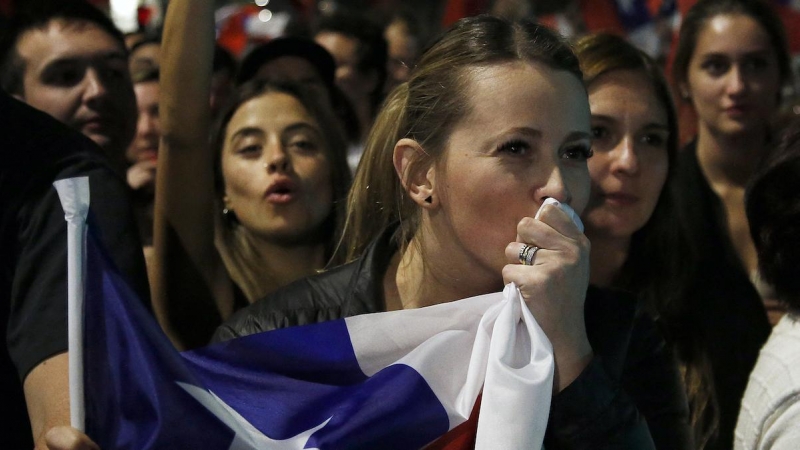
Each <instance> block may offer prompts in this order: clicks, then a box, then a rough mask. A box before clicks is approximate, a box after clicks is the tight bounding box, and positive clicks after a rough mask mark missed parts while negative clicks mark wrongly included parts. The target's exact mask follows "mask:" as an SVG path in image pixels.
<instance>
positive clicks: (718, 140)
mask: <svg viewBox="0 0 800 450" xmlns="http://www.w3.org/2000/svg"><path fill="white" fill-rule="evenodd" d="M766 134H767V132H766V129H764V130H762V131H760V132H753V133H747V134H744V133H743V134H738V135H723V134H721V133H718V132H714V131H712V130H710V129H708V128H707V127H704V126H703V125H702V124H701V126H700V130H699V133H698V136H697V160H698V162H699V163H700V167H701V169H702V170H703V173H704V175H705V176H706V178H707V179H708V181H709V183H710V184H711V185H712V186H715V185H716V186H719V185H727V186H737V187H744V186H745V185H746V184H747V182H748V181H749V180H750V177H751V176H752V175H753V172H754V171H755V170H756V168H757V166H758V163H759V162H760V161H761V158H762V157H763V155H764V148H765V145H766V139H767V136H766Z"/></svg>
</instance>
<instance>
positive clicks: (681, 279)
mask: <svg viewBox="0 0 800 450" xmlns="http://www.w3.org/2000/svg"><path fill="white" fill-rule="evenodd" d="M575 52H576V54H577V56H578V59H579V60H580V62H581V69H582V71H583V79H584V83H585V84H586V88H587V90H588V92H589V107H590V109H591V114H592V135H593V137H594V139H593V145H592V149H593V151H594V155H593V156H592V158H591V159H590V160H589V175H590V177H591V180H592V194H591V196H590V197H589V204H588V206H587V207H586V210H585V211H584V213H583V219H584V223H585V225H586V236H587V237H588V238H589V240H590V241H591V242H592V253H591V255H590V261H591V276H590V283H591V284H593V285H595V286H599V287H613V288H617V289H622V290H625V291H628V292H631V293H633V294H635V295H636V296H637V297H638V298H639V301H640V303H641V307H642V308H644V309H645V310H647V311H648V312H650V313H652V314H653V315H654V316H656V317H657V318H658V322H659V324H660V325H661V326H662V328H664V330H665V331H666V332H669V330H670V329H671V328H673V327H680V326H681V322H682V320H683V317H681V315H682V314H683V313H684V310H685V304H684V303H685V298H686V297H685V295H684V294H685V293H684V291H685V290H686V288H687V286H686V284H687V280H688V268H687V267H686V264H685V262H686V260H685V257H686V253H685V251H686V249H687V247H688V238H687V234H686V231H685V227H684V226H682V225H683V223H682V222H681V220H679V216H678V203H679V199H678V198H677V194H676V191H675V176H674V175H675V159H676V158H677V153H678V126H677V117H676V114H675V107H674V105H673V102H672V94H671V93H670V90H669V85H668V84H667V82H666V80H665V79H664V76H663V74H662V73H661V69H660V68H659V67H658V66H657V65H656V63H655V62H654V61H653V60H652V59H650V57H648V56H647V55H646V54H645V53H644V52H642V51H641V50H639V49H637V48H636V47H634V46H633V45H631V44H630V43H628V42H627V41H626V40H625V39H624V38H621V37H619V36H614V35H610V34H595V35H589V36H586V37H584V38H582V39H580V40H579V41H577V42H576V43H575ZM668 337H669V338H672V336H671V335H669V336H668ZM668 343H669V344H670V347H671V348H672V349H673V351H674V352H675V353H676V355H677V356H678V358H679V362H680V363H681V367H682V372H683V375H684V378H685V380H686V381H687V382H688V383H687V386H692V389H689V390H688V392H687V394H688V397H689V400H690V405H691V406H692V418H693V425H694V426H695V439H696V441H700V440H702V438H703V427H702V426H699V425H698V422H701V421H698V420H697V417H701V416H702V415H703V414H704V412H705V409H704V407H705V405H706V403H707V398H708V397H709V396H710V393H709V390H710V389H712V387H713V383H712V382H711V381H710V370H708V369H707V368H706V367H705V366H704V365H703V364H701V363H700V362H698V361H697V360H696V359H695V358H693V357H692V355H693V354H692V352H690V351H688V350H687V349H691V350H697V351H701V352H703V353H702V354H704V352H705V351H706V350H705V349H702V350H698V348H697V345H698V344H699V343H696V342H691V341H689V342H676V341H674V340H672V339H668Z"/></svg>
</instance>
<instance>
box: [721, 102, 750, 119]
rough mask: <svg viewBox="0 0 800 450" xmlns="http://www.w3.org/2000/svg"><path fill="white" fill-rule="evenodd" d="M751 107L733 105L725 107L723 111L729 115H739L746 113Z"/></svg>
mask: <svg viewBox="0 0 800 450" xmlns="http://www.w3.org/2000/svg"><path fill="white" fill-rule="evenodd" d="M751 109H752V108H751V107H750V106H749V105H733V106H729V107H727V108H725V113H726V114H728V115H729V116H731V117H741V116H744V115H746V114H748V113H749V112H750V110H751Z"/></svg>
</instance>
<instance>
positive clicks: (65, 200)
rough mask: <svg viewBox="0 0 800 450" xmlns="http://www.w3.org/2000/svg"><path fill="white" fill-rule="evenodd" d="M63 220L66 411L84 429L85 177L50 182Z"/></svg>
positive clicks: (86, 184)
mask: <svg viewBox="0 0 800 450" xmlns="http://www.w3.org/2000/svg"><path fill="white" fill-rule="evenodd" d="M53 186H55V188H56V191H57V192H58V197H59V199H60V200H61V206H62V208H64V219H65V220H66V221H67V329H68V341H69V411H70V424H71V425H72V427H73V428H76V429H78V430H80V431H84V420H85V407H84V395H83V282H84V268H85V258H84V254H85V249H86V217H87V215H88V213H89V178H88V177H78V178H68V179H65V180H58V181H56V182H55V183H53Z"/></svg>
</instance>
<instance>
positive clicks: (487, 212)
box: [216, 16, 689, 449]
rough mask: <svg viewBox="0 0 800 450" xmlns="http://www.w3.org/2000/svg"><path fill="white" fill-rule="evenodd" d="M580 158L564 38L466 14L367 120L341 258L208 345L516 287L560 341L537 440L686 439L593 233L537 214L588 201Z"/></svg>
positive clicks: (652, 354)
mask: <svg viewBox="0 0 800 450" xmlns="http://www.w3.org/2000/svg"><path fill="white" fill-rule="evenodd" d="M591 153H592V152H591V135H590V125H589V107H588V102H587V97H586V91H585V89H584V87H583V84H582V79H581V72H580V68H579V65H578V61H577V59H576V58H575V55H574V54H573V53H572V51H571V50H570V48H569V46H568V45H566V44H565V43H564V42H563V41H562V40H561V39H560V38H559V37H558V36H557V35H556V34H555V33H553V32H552V31H550V30H548V29H546V28H544V27H542V26H540V25H536V24H533V23H530V22H522V23H510V22H507V21H505V20H502V19H499V18H494V17H489V16H479V17H473V18H468V19H463V20H462V21H460V22H459V23H457V24H456V25H455V26H454V27H453V28H452V29H450V30H449V31H448V32H447V33H445V34H444V35H443V36H442V37H441V38H440V39H439V40H438V41H437V42H436V43H434V44H433V46H432V47H430V48H429V49H428V51H426V52H425V54H424V55H423V56H422V57H421V59H420V61H419V63H418V64H417V66H416V67H415V69H414V70H413V71H412V73H411V77H410V79H409V81H408V82H406V83H402V84H401V85H400V86H398V87H397V88H396V89H395V90H394V91H393V92H392V94H391V95H390V97H389V99H388V101H387V103H386V104H385V105H384V107H383V109H382V111H381V113H380V114H379V116H378V119H377V122H376V125H375V127H374V129H373V131H372V133H371V134H370V137H369V139H368V144H367V149H366V153H365V155H364V159H363V160H362V164H361V165H360V166H359V169H358V173H357V175H356V180H355V184H354V187H353V189H352V190H351V191H350V195H349V198H348V214H347V224H346V234H345V237H344V239H343V243H342V245H341V246H340V248H339V251H343V252H346V253H347V255H348V258H347V259H348V260H352V261H351V262H350V263H349V264H346V265H344V266H341V267H339V268H337V269H333V270H330V271H328V272H326V273H323V274H321V275H317V276H315V277H311V278H308V279H305V280H301V281H298V282H296V283H293V284H292V285H290V286H287V287H286V288H283V289H281V290H279V291H277V292H275V293H273V294H272V295H270V296H268V297H267V298H266V299H263V300H261V301H259V302H256V303H254V304H253V305H250V306H249V307H248V308H247V309H245V310H243V311H241V312H239V313H237V314H236V315H234V317H233V318H232V319H231V320H230V321H229V322H228V323H227V324H226V325H224V326H223V327H222V328H220V329H219V330H218V332H217V336H216V337H217V338H218V339H227V338H231V337H234V336H240V335H245V334H251V333H254V332H258V331H263V330H268V329H274V328H281V327H287V326H294V325H300V324H307V323H316V322H321V321H324V320H329V319H336V318H341V317H347V316H353V315H357V314H364V313H369V312H377V311H388V310H399V309H410V308H420V307H425V306H429V305H434V304H439V303H444V302H451V301H456V300H459V299H462V298H466V297H471V296H475V295H480V294H485V293H490V292H496V291H499V290H501V289H502V288H503V286H504V285H505V284H506V283H509V282H514V283H515V284H516V285H517V286H518V287H519V289H520V292H521V294H522V296H523V298H524V299H525V300H526V304H527V305H528V307H529V308H530V310H531V311H532V313H533V314H534V316H535V317H536V319H537V321H538V323H539V324H541V325H542V328H543V330H544V332H545V333H546V334H547V336H548V338H549V339H550V341H551V342H552V344H553V351H554V355H555V380H554V386H553V401H552V408H551V411H549V423H548V430H547V436H546V437H545V446H546V447H547V448H589V447H592V448H597V447H603V446H611V445H617V446H620V447H624V448H655V446H658V447H661V448H677V449H680V448H688V447H689V433H688V428H687V426H686V414H687V411H686V402H685V397H684V394H683V390H682V388H681V384H680V380H679V378H678V373H677V368H676V367H675V366H674V365H673V362H672V357H671V355H670V354H669V352H668V351H667V350H666V349H665V347H664V345H663V341H662V340H661V338H660V337H659V335H658V333H657V332H656V330H655V327H654V324H653V322H652V321H651V320H649V319H648V318H647V317H646V316H644V315H639V314H637V311H636V303H635V301H634V300H633V299H631V298H628V297H627V296H625V295H624V294H619V293H616V292H611V291H605V290H600V289H594V288H592V289H589V290H588V291H587V286H588V280H589V242H588V240H587V238H586V236H584V235H583V233H582V232H581V231H580V229H579V228H578V226H577V225H576V224H575V223H574V222H573V221H572V220H571V219H570V216H569V215H568V214H567V213H566V212H564V211H563V210H562V209H560V208H558V207H555V206H550V205H548V206H544V207H543V208H541V213H540V215H539V217H538V219H534V218H533V216H534V215H535V214H536V212H537V210H539V209H540V207H541V205H542V204H543V203H544V201H545V200H547V199H549V198H552V199H555V200H558V201H559V202H561V203H562V204H566V205H569V206H571V207H572V208H573V209H574V210H575V211H576V212H581V211H582V210H583V209H584V207H585V206H586V204H587V202H588V199H589V175H588V170H587V166H586V160H587V158H589V157H590V156H591ZM531 408H532V410H533V409H534V408H535V406H534V405H531ZM473 416H475V413H473ZM475 420H476V417H472V418H471V419H470V422H468V423H472V424H473V425H474V423H475ZM456 430H459V431H455V430H454V433H456V434H455V435H453V434H447V435H445V436H444V437H441V438H440V439H438V440H437V441H435V442H434V443H433V444H431V446H429V447H427V448H461V447H458V445H465V446H466V447H468V446H469V445H470V442H473V443H474V435H472V436H471V437H470V433H472V432H474V426H473V427H470V426H465V427H459V428H457V429H456ZM459 433H462V434H459ZM651 433H652V436H651ZM470 439H472V440H470ZM654 439H655V440H656V442H655V443H654ZM459 443H460V444H459Z"/></svg>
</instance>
